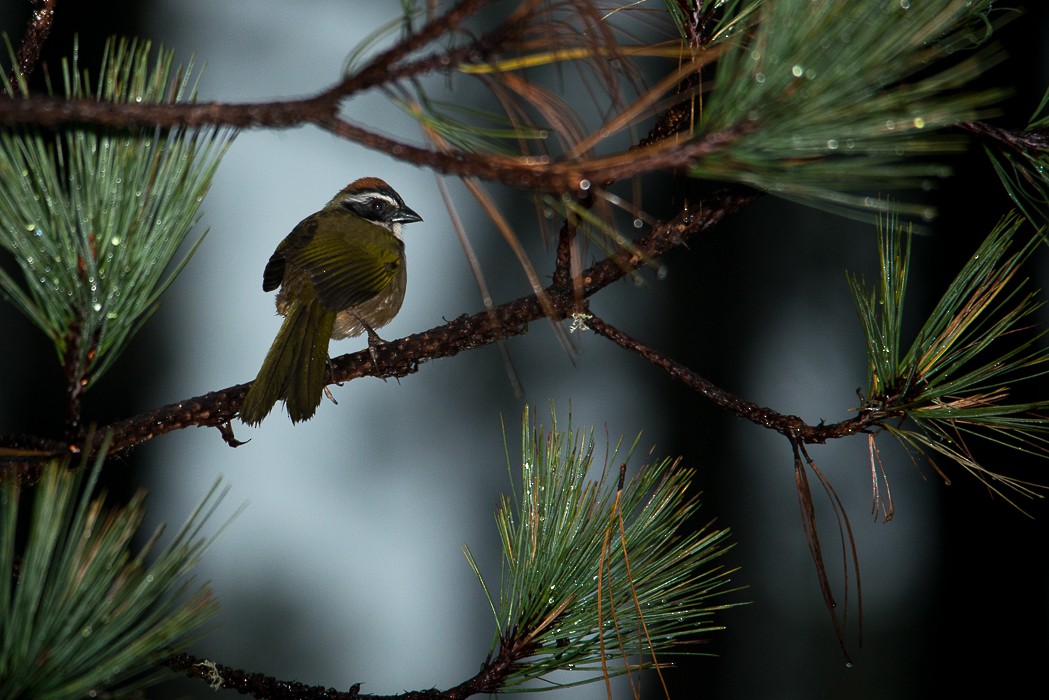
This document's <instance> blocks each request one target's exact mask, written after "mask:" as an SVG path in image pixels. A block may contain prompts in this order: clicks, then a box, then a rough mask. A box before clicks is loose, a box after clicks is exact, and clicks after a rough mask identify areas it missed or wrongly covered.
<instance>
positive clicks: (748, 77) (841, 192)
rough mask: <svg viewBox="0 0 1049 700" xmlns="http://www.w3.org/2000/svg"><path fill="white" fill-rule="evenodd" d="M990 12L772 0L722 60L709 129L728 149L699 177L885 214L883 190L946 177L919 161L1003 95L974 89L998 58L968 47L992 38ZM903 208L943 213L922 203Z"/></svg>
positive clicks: (884, 2)
mask: <svg viewBox="0 0 1049 700" xmlns="http://www.w3.org/2000/svg"><path fill="white" fill-rule="evenodd" d="M989 6H990V1H989V0H977V1H968V0H922V2H917V1H914V2H903V1H900V2H895V1H894V2H889V1H888V0H879V1H877V2H875V1H873V0H862V1H858V0H828V1H826V2H820V3H813V2H811V1H810V0H766V1H765V2H763V3H761V8H760V11H759V14H760V21H759V22H758V26H757V28H756V29H755V30H754V31H753V32H750V33H747V34H746V37H747V38H746V40H744V39H743V37H742V36H740V35H737V36H740V43H739V46H738V47H737V48H736V49H735V50H734V51H731V52H729V53H728V54H726V55H725V56H724V57H723V58H722V59H720V61H719V62H718V67H717V78H716V81H717V82H716V85H715V87H714V89H713V91H712V92H711V93H710V95H709V97H708V98H707V99H706V100H705V101H704V109H703V113H702V124H701V126H700V130H701V131H702V132H703V133H705V134H721V135H722V138H723V139H724V140H725V145H724V146H723V147H721V148H719V149H717V150H716V151H715V152H714V153H712V154H711V155H710V156H707V157H704V158H701V159H699V160H698V161H697V162H696V164H695V165H694V167H693V168H692V174H693V175H695V176H697V177H703V178H709V179H715V180H723V181H734V182H741V183H744V184H747V185H751V186H753V187H757V188H759V189H762V190H765V191H767V192H771V193H774V194H777V195H781V196H784V197H788V198H792V199H797V200H800V201H804V202H807V203H809V204H815V205H819V206H822V207H825V208H829V209H832V210H837V211H843V212H849V211H850V210H851V211H852V212H853V213H856V212H859V213H863V212H867V213H873V212H878V211H883V210H886V209H887V208H888V206H889V205H888V204H887V203H886V202H885V201H884V200H881V199H880V198H878V196H877V193H878V192H882V191H885V190H890V189H900V188H914V187H920V186H924V185H926V184H927V183H928V182H929V181H930V179H931V178H935V177H942V176H944V175H946V174H947V170H946V169H945V168H944V167H943V166H942V165H938V164H936V163H931V162H929V161H928V160H927V159H917V158H915V156H925V155H928V154H936V153H944V152H948V151H953V150H957V149H960V148H962V147H963V146H964V142H963V141H962V140H961V139H959V138H956V137H952V136H948V135H945V134H943V133H942V131H943V129H944V128H945V127H949V126H952V125H955V124H957V123H959V122H961V121H967V120H972V119H975V118H977V117H978V116H980V115H984V114H986V113H987V110H988V108H989V106H990V105H991V104H992V103H993V102H994V101H996V100H997V99H998V98H1000V97H1001V95H1002V93H1001V92H1000V91H981V92H974V91H970V90H967V89H966V88H967V87H968V85H969V84H970V83H971V81H972V80H973V79H974V78H975V77H976V76H978V75H979V74H980V73H981V72H982V71H983V70H984V69H985V68H986V67H987V66H988V65H989V64H990V63H991V62H993V61H994V60H996V55H995V54H992V53H990V52H986V51H985V52H982V53H976V54H972V53H969V54H963V53H962V51H961V49H963V48H966V46H967V45H975V44H977V43H978V42H980V41H982V40H984V39H985V38H986V35H987V34H989V33H990V32H989V28H988V27H989V25H988V24H987V23H986V20H985V17H984V15H985V13H986V12H987V11H988V8H989ZM748 9H749V6H748ZM959 55H961V56H964V57H962V58H958V56H959ZM895 209H896V210H898V211H901V212H904V213H907V214H913V215H919V216H922V217H923V218H930V217H931V216H933V215H934V212H933V211H932V210H930V209H928V208H926V207H924V206H918V205H907V204H904V205H899V204H898V205H896V206H895Z"/></svg>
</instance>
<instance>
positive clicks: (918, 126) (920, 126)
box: [914, 117, 925, 129]
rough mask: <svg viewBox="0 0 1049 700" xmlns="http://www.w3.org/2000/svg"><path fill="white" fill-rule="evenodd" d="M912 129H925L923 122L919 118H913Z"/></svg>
mask: <svg viewBox="0 0 1049 700" xmlns="http://www.w3.org/2000/svg"><path fill="white" fill-rule="evenodd" d="M914 128H915V129H924V128H925V120H924V119H922V118H921V117H915V118H914Z"/></svg>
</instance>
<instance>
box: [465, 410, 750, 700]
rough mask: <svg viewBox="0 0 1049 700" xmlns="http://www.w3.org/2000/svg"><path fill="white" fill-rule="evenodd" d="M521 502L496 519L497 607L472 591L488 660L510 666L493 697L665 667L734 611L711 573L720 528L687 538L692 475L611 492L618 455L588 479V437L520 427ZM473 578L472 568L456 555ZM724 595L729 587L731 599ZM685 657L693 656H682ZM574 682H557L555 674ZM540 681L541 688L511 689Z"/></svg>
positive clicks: (642, 476) (666, 465)
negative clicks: (482, 609) (489, 616)
mask: <svg viewBox="0 0 1049 700" xmlns="http://www.w3.org/2000/svg"><path fill="white" fill-rule="evenodd" d="M522 450H523V455H524V458H523V460H522V479H521V484H522V486H521V492H520V493H519V494H515V495H514V496H513V497H512V498H505V499H504V500H503V504H502V506H501V507H500V509H499V512H498V514H497V516H496V520H497V524H498V527H499V534H500V538H501V540H502V546H503V552H504V562H503V576H502V584H501V586H500V589H499V592H498V598H497V599H496V598H493V596H492V593H491V589H490V588H489V587H488V586H487V585H486V584H485V583H484V581H483V579H482V580H481V584H482V586H483V587H484V590H485V592H486V594H487V595H488V598H489V602H490V604H491V605H492V610H493V613H494V614H495V619H496V624H497V628H498V629H497V634H496V638H495V640H494V641H493V652H495V651H496V650H497V651H498V654H499V658H500V659H502V660H504V661H510V662H512V664H513V665H512V669H511V670H510V672H509V674H508V676H507V677H506V678H505V679H504V682H503V684H502V685H501V687H500V691H501V692H508V691H520V690H537V689H546V688H550V687H555V686H556V687H564V686H566V685H578V684H582V683H590V682H594V681H597V680H600V679H602V678H608V677H611V676H615V675H620V674H624V673H630V672H633V671H637V670H639V669H641V668H647V667H652V666H659V667H663V666H665V665H667V661H666V659H664V658H663V655H664V654H665V653H668V652H672V653H677V654H680V653H687V652H686V649H685V647H686V645H689V644H692V643H695V642H696V641H697V639H696V638H697V636H698V635H701V634H703V633H705V632H709V631H712V630H717V629H721V627H718V626H716V625H714V624H713V623H712V621H711V618H712V617H713V615H714V612H715V611H717V610H721V609H724V608H726V607H730V606H731V605H735V604H728V603H718V604H714V603H712V599H714V598H715V597H717V596H723V595H724V594H726V593H728V592H730V591H729V590H726V589H725V586H726V585H727V584H728V583H729V582H730V579H729V576H730V574H731V573H732V571H731V570H726V569H724V568H723V567H720V566H714V565H713V562H714V560H715V559H716V558H717V557H719V556H721V555H722V554H723V553H724V552H725V551H727V549H728V547H726V546H724V540H726V539H727V538H728V534H729V533H728V530H710V529H708V528H700V529H698V530H696V529H692V525H691V520H692V518H693V516H694V515H695V514H696V511H697V509H698V507H699V506H698V503H697V502H696V500H695V497H694V496H691V495H689V493H688V492H689V488H690V487H689V484H690V481H691V479H692V477H693V471H692V470H690V469H683V468H680V467H679V466H678V465H677V462H674V461H671V460H661V461H658V462H655V463H650V464H646V465H644V466H642V467H641V468H640V469H639V470H638V472H637V473H636V474H635V476H634V477H633V478H631V479H630V480H628V481H627V482H626V483H625V484H623V485H622V489H621V490H620V486H619V483H618V481H619V470H618V469H616V468H615V467H617V466H618V465H619V464H620V463H623V464H624V466H625V463H626V462H627V461H629V459H630V453H631V452H632V451H633V448H631V449H630V450H628V451H627V453H626V454H625V455H619V453H618V450H617V451H616V452H614V453H613V454H612V455H610V456H609V458H608V460H607V464H608V465H612V466H613V468H612V469H611V470H609V469H607V468H606V469H605V471H604V472H603V473H602V474H601V477H600V479H599V480H598V481H588V480H587V474H588V472H589V471H590V469H591V467H592V466H593V450H594V442H593V433H592V431H591V432H590V433H588V434H584V433H582V432H575V433H574V432H572V431H571V426H570V427H569V431H568V432H558V429H557V422H556V417H555V418H554V421H553V427H552V429H551V432H550V433H549V434H546V433H545V432H544V431H543V430H542V429H539V428H532V426H530V425H529V419H528V411H527V409H526V411H525V414H524V421H523V443H522ZM466 554H467V558H468V560H469V562H470V566H471V568H472V569H473V570H474V572H475V573H476V574H477V576H478V578H479V579H480V578H481V576H480V572H479V567H478V565H477V563H476V562H475V561H474V560H473V558H472V556H471V555H470V552H469V550H466ZM733 590H736V589H733ZM692 653H695V652H692ZM562 670H571V671H576V672H579V675H580V677H579V678H578V679H569V680H568V681H565V680H564V679H563V678H558V679H557V681H555V680H554V679H551V678H549V676H550V674H552V673H554V672H555V671H562ZM537 679H541V680H543V681H545V683H547V685H539V686H528V687H522V685H523V684H525V683H526V682H528V681H533V680H537Z"/></svg>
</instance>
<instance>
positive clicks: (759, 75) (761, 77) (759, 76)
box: [754, 73, 765, 83]
mask: <svg viewBox="0 0 1049 700" xmlns="http://www.w3.org/2000/svg"><path fill="white" fill-rule="evenodd" d="M754 80H756V81H757V82H759V83H763V82H765V74H764V73H755V74H754Z"/></svg>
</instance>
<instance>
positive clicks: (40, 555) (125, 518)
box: [0, 456, 225, 700]
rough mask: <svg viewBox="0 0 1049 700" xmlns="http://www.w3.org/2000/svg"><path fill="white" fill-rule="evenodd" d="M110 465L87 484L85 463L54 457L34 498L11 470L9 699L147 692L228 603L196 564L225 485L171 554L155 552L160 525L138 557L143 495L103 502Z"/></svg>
mask: <svg viewBox="0 0 1049 700" xmlns="http://www.w3.org/2000/svg"><path fill="white" fill-rule="evenodd" d="M102 461H103V458H102V457H101V456H100V457H99V458H98V459H97V460H96V462H95V465H94V468H93V470H91V473H90V476H89V477H88V479H87V483H86V484H85V483H84V481H85V480H84V478H83V474H84V473H85V472H86V471H88V470H87V468H86V467H85V468H82V469H79V470H71V469H69V468H68V465H67V464H63V463H60V462H53V463H51V464H50V465H49V466H48V467H47V468H46V469H45V470H44V473H43V476H42V477H41V479H40V481H39V482H38V483H37V484H36V485H35V487H34V490H35V496H34V495H33V494H32V493H30V492H27V491H26V490H24V489H23V488H22V487H21V485H20V484H19V481H18V478H17V476H16V475H15V474H14V472H12V471H10V470H8V471H7V472H5V474H4V475H3V476H2V477H0V572H3V576H0V697H4V698H15V697H32V698H54V699H56V700H57V699H60V698H83V697H93V696H106V694H118V695H120V694H126V693H129V692H131V691H133V690H136V689H140V688H142V687H143V686H144V685H146V684H148V683H150V682H154V681H155V680H156V679H157V678H158V676H159V673H158V672H157V670H156V669H157V662H158V661H159V660H160V659H162V658H164V657H166V656H169V655H170V654H172V653H173V652H174V651H175V650H177V649H178V648H180V647H182V646H184V645H185V644H186V643H188V642H189V641H190V640H191V639H192V638H193V637H195V636H196V635H198V634H200V628H201V626H202V624H203V623H204V622H205V621H206V620H207V619H208V618H210V617H211V616H212V615H213V614H214V612H215V611H216V609H217V603H216V601H215V600H214V599H213V597H212V595H211V592H210V590H209V589H208V588H207V587H202V588H197V589H195V590H191V589H192V584H193V581H192V578H191V571H192V569H193V567H194V566H195V565H196V563H197V561H198V560H199V559H200V557H201V554H202V552H203V551H204V549H205V548H206V547H207V546H208V545H209V544H210V540H206V539H204V538H202V537H201V536H200V528H201V527H202V525H203V524H204V522H205V521H206V520H207V519H208V517H209V516H210V515H211V514H212V513H213V512H214V509H215V507H216V506H217V505H218V503H219V501H221V499H222V498H223V496H224V495H225V492H224V491H220V490H219V488H218V483H216V484H215V486H213V487H212V489H211V490H210V491H209V492H208V494H207V495H206V496H205V498H204V500H203V502H202V503H201V505H200V507H199V508H198V509H197V511H196V512H195V513H194V514H193V515H192V516H191V517H190V519H189V520H188V521H187V523H186V525H185V526H184V527H183V528H182V529H181V530H180V531H179V533H178V534H177V535H176V536H175V537H174V539H173V540H172V541H171V543H170V545H168V546H167V547H166V548H165V549H164V550H163V551H154V549H155V548H156V541H157V538H158V536H159V534H160V531H159V530H158V531H157V532H156V533H154V535H153V537H152V538H150V540H149V542H148V543H147V544H146V545H145V546H144V547H143V549H142V550H141V551H139V552H138V553H137V554H136V553H133V552H132V551H131V542H132V539H133V538H134V537H135V536H136V535H137V534H138V532H139V529H140V526H141V523H142V518H143V500H144V494H143V493H139V494H137V495H136V496H135V497H133V498H132V499H131V501H130V502H129V503H128V504H127V505H125V506H123V507H120V508H110V509H106V508H104V507H103V498H104V496H98V497H97V498H94V499H92V498H91V494H92V492H93V491H94V485H95V481H96V479H97V477H98V473H99V470H100V468H101V464H102ZM30 499H32V506H31V507H30V509H29V512H28V513H26V514H25V516H24V517H22V518H20V517H19V510H20V508H22V507H28V506H29V502H30ZM20 521H23V522H22V524H21V525H20ZM22 541H24V543H25V544H24V547H22V548H20V549H19V548H16V543H18V542H22ZM147 557H148V558H149V560H150V561H147Z"/></svg>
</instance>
